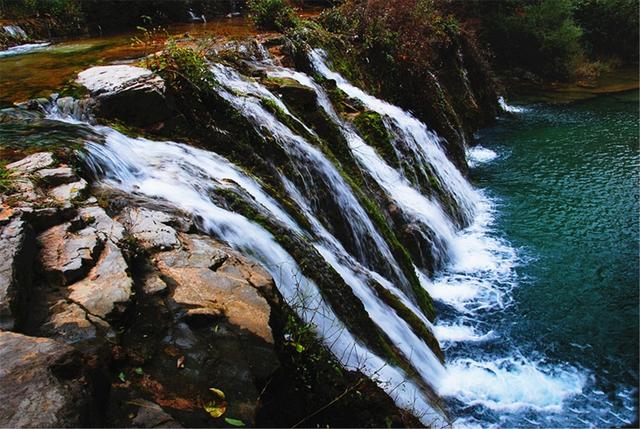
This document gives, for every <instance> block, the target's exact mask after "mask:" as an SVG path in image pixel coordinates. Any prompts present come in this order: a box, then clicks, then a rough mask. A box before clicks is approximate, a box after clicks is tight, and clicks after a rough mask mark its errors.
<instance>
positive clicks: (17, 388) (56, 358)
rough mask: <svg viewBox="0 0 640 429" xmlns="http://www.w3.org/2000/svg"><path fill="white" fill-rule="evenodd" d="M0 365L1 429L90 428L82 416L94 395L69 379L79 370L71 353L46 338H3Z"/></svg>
mask: <svg viewBox="0 0 640 429" xmlns="http://www.w3.org/2000/svg"><path fill="white" fill-rule="evenodd" d="M0 362H2V365H0V426H1V427H74V426H76V427H77V426H81V425H83V424H86V422H84V421H82V418H81V416H82V414H84V413H86V408H87V402H88V400H87V398H88V397H89V395H90V393H89V392H88V389H87V388H86V387H85V386H84V385H83V384H82V383H81V382H80V380H77V379H73V378H72V376H73V375H72V374H69V372H71V371H73V368H74V367H77V357H76V356H75V355H74V350H73V349H72V348H71V347H69V346H67V345H65V344H63V343H60V342H57V341H54V340H51V339H48V338H35V337H28V336H25V335H20V334H16V333H12V332H0ZM65 368H69V370H67V371H65V370H64V369H65ZM62 374H64V378H63V377H62ZM65 378H66V379H65Z"/></svg>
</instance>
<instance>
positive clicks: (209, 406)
mask: <svg viewBox="0 0 640 429" xmlns="http://www.w3.org/2000/svg"><path fill="white" fill-rule="evenodd" d="M204 410H205V411H206V412H207V413H209V415H211V417H213V418H214V419H217V418H218V417H220V416H221V415H223V414H224V412H225V411H227V404H218V403H216V402H207V403H206V404H204Z"/></svg>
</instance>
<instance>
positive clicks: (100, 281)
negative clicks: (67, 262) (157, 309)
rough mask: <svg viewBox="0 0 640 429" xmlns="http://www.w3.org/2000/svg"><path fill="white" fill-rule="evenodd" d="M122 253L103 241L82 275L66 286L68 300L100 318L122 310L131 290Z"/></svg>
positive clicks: (131, 284)
mask: <svg viewBox="0 0 640 429" xmlns="http://www.w3.org/2000/svg"><path fill="white" fill-rule="evenodd" d="M127 268H128V267H127V262H126V261H125V260H124V257H123V256H122V252H121V251H120V249H118V247H116V246H115V245H114V244H112V243H107V245H106V246H105V248H104V251H103V252H102V254H101V255H100V258H99V259H98V261H97V262H96V265H95V267H93V268H92V269H91V271H89V274H88V275H87V277H86V278H84V279H82V280H80V281H79V282H77V283H74V284H73V285H71V286H69V290H70V291H71V293H70V295H69V299H70V300H72V301H73V302H75V303H78V304H80V305H81V306H82V308H84V309H85V310H86V311H87V312H89V313H90V314H92V315H94V316H97V317H99V318H101V319H106V318H107V317H110V316H113V315H114V314H121V313H123V312H124V310H125V308H126V306H127V304H128V302H129V299H130V298H131V294H132V291H133V281H132V280H131V277H129V275H128V274H127Z"/></svg>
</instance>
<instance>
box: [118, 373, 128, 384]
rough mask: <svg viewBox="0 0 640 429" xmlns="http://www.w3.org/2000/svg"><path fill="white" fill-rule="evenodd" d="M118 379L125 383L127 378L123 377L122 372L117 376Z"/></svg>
mask: <svg viewBox="0 0 640 429" xmlns="http://www.w3.org/2000/svg"><path fill="white" fill-rule="evenodd" d="M118 379H120V381H122V382H123V383H124V382H125V381H127V377H125V375H124V372H121V373H120V374H118Z"/></svg>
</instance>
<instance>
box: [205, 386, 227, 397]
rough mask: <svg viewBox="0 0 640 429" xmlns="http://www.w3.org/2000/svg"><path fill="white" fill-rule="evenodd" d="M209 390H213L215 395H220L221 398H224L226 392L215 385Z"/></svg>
mask: <svg viewBox="0 0 640 429" xmlns="http://www.w3.org/2000/svg"><path fill="white" fill-rule="evenodd" d="M209 390H211V392H213V394H214V395H216V396H218V397H219V398H220V399H224V392H223V391H222V390H220V389H216V388H215V387H210V388H209Z"/></svg>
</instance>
